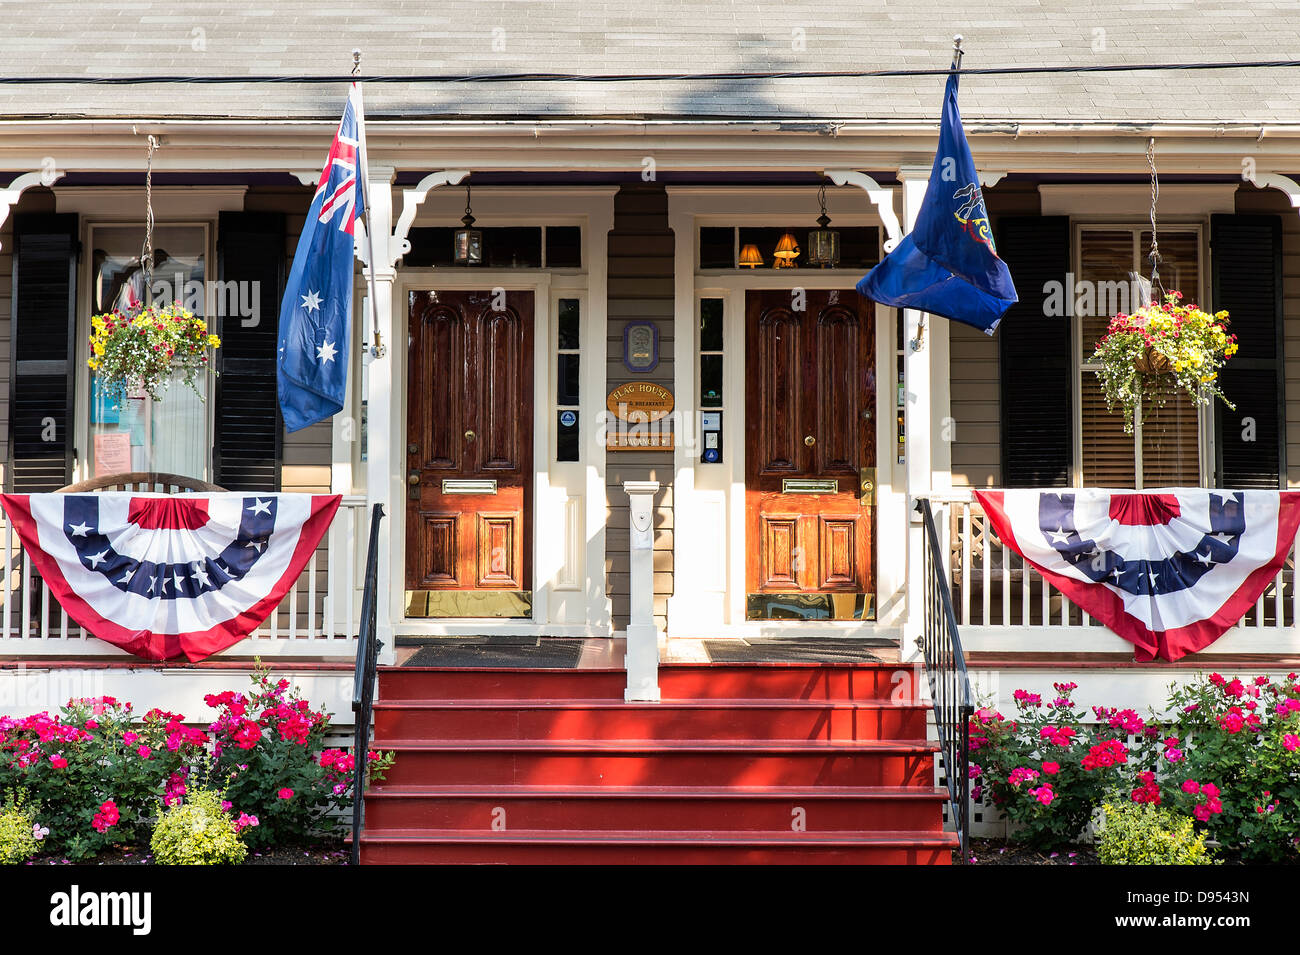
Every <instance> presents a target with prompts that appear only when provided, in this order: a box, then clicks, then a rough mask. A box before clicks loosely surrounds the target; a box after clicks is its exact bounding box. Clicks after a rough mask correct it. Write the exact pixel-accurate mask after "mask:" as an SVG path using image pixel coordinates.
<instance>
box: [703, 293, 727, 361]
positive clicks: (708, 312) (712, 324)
mask: <svg viewBox="0 0 1300 955" xmlns="http://www.w3.org/2000/svg"><path fill="white" fill-rule="evenodd" d="M700 351H722V299H720V298H705V299H701V300H700Z"/></svg>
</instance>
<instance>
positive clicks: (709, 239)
mask: <svg viewBox="0 0 1300 955" xmlns="http://www.w3.org/2000/svg"><path fill="white" fill-rule="evenodd" d="M735 242H736V230H734V229H731V228H703V229H700V268H702V269H734V268H735V267H736V246H735Z"/></svg>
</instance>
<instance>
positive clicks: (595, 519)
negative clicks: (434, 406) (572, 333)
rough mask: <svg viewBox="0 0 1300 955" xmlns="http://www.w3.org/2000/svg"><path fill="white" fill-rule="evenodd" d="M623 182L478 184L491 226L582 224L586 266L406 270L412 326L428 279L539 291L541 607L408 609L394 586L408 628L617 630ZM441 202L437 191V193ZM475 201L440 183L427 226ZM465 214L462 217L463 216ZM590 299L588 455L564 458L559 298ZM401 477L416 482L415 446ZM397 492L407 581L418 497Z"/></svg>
mask: <svg viewBox="0 0 1300 955" xmlns="http://www.w3.org/2000/svg"><path fill="white" fill-rule="evenodd" d="M615 191H616V190H615V189H613V188H610V187H602V188H582V189H555V190H546V189H536V188H528V189H518V188H491V187H482V188H477V189H475V190H474V193H473V203H474V206H473V207H474V214H475V217H476V218H477V220H478V222H477V223H476V224H477V225H478V226H479V227H480V228H491V227H495V226H505V225H511V226H517V225H581V226H582V228H583V230H584V231H583V267H582V268H581V269H496V270H487V269H469V268H399V269H398V273H397V278H396V280H395V282H394V294H393V316H392V318H393V323H394V326H393V327H394V328H395V329H398V330H401V329H405V328H406V327H407V321H408V316H407V312H408V301H409V297H410V293H411V292H413V291H419V290H422V289H430V288H442V289H449V290H450V289H458V290H471V289H480V288H486V289H493V288H504V289H506V290H507V291H531V292H532V293H533V316H534V318H533V321H534V326H533V394H532V396H531V406H532V413H533V504H532V521H533V529H532V557H533V579H532V592H533V611H532V617H531V619H529V620H522V619H498V618H490V617H488V618H485V617H467V618H407V617H406V616H405V606H404V603H405V589H404V585H403V586H394V587H392V588H390V594H389V602H388V611H389V615H390V619H391V621H392V624H393V633H394V634H395V635H397V636H454V635H482V634H500V635H530V636H543V635H545V636H571V637H582V636H606V637H607V636H610V634H611V629H610V628H611V612H610V603H609V599H608V598H607V596H606V593H605V590H606V588H605V507H606V504H605V455H604V448H603V447H601V445H600V443H599V441H598V439H597V438H598V435H597V432H598V420H599V418H598V416H599V414H600V412H601V411H603V409H604V402H605V387H604V386H605V352H606V344H605V340H606V298H607V278H606V276H607V263H606V259H607V256H608V235H609V231H610V229H612V228H613V222H614V207H613V197H614V193H615ZM435 200H436V201H435ZM463 210H464V193H463V192H462V191H461V190H460V189H458V188H456V187H448V188H445V189H439V190H437V191H436V192H435V193H432V194H431V195H430V196H429V198H428V200H427V201H426V202H425V204H424V205H423V206H421V208H420V213H419V215H418V216H417V218H416V222H415V225H416V226H417V227H418V226H427V225H454V224H456V220H458V219H459V217H460V215H461V214H463ZM452 213H454V216H453V215H452ZM560 298H578V299H580V300H581V301H582V337H581V341H580V343H579V344H580V364H581V376H582V379H581V385H580V394H579V415H580V420H581V427H582V431H581V435H582V444H581V451H580V454H579V456H580V460H579V461H577V462H565V463H557V462H555V461H553V460H552V458H553V448H554V435H553V431H554V428H555V420H556V414H555V405H556V402H555V387H554V378H555V376H554V372H555V365H556V363H555V357H554V356H555V315H556V309H555V303H556V301H558V299H560ZM409 345H410V340H409V336H407V335H403V334H400V333H399V334H395V335H394V336H393V340H392V342H391V352H392V369H393V378H392V394H391V407H392V410H393V413H392V414H391V416H390V421H391V430H390V433H389V435H388V441H389V446H390V447H393V448H399V449H400V448H404V447H405V445H406V434H407V431H406V387H407V361H408V357H409ZM398 461H401V462H402V467H401V476H402V478H403V480H402V481H401V486H402V487H403V488H404V487H405V480H404V475H405V455H404V454H402V455H394V456H393V463H394V466H396V465H397V462H398ZM400 500H401V506H400V507H398V506H397V501H394V506H393V520H392V523H391V524H390V526H389V534H388V541H389V546H388V559H389V561H390V567H391V568H392V570H393V574H392V576H391V577H390V578H389V579H390V580H392V581H393V582H394V583H395V584H396V582H397V581H399V580H403V579H404V577H405V566H406V498H405V495H403V496H402V497H401V499H400Z"/></svg>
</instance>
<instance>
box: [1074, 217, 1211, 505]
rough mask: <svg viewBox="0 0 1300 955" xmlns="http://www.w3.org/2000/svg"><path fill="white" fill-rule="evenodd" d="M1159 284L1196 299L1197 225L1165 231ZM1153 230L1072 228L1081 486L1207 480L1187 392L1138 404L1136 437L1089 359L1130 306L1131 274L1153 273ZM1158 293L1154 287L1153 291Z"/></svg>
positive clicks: (1197, 419) (1199, 295) (1199, 430)
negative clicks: (1111, 406) (1108, 400)
mask: <svg viewBox="0 0 1300 955" xmlns="http://www.w3.org/2000/svg"><path fill="white" fill-rule="evenodd" d="M1159 240H1160V255H1161V261H1160V273H1159V274H1160V283H1161V285H1163V287H1164V288H1165V289H1166V290H1174V289H1176V290H1178V291H1179V292H1181V293H1182V294H1183V297H1184V301H1186V302H1201V301H1202V300H1203V288H1202V274H1203V268H1202V261H1201V243H1202V235H1201V228H1200V226H1197V225H1179V226H1175V227H1171V228H1169V229H1167V230H1162V231H1161V232H1160V234H1159ZM1150 248H1151V230H1150V229H1149V228H1147V229H1142V228H1141V227H1128V226H1115V225H1081V226H1078V227H1077V230H1076V244H1075V263H1076V265H1075V276H1076V278H1077V280H1078V285H1077V286H1076V298H1075V302H1076V309H1075V312H1076V327H1077V328H1078V331H1079V337H1078V341H1079V354H1078V357H1079V363H1078V382H1079V392H1078V394H1079V404H1078V412H1077V418H1076V420H1077V422H1078V431H1077V433H1078V434H1079V438H1080V446H1079V447H1080V455H1079V459H1078V462H1079V472H1078V483H1079V484H1080V486H1083V487H1148V488H1150V487H1194V486H1197V485H1200V484H1203V483H1204V480H1205V477H1206V476H1205V475H1203V474H1202V473H1201V472H1202V467H1201V462H1202V459H1203V455H1202V448H1201V440H1202V434H1203V432H1204V428H1203V427H1202V423H1201V414H1200V409H1199V408H1198V406H1197V405H1196V403H1195V402H1194V401H1192V400H1191V399H1190V398H1189V397H1188V396H1186V395H1183V394H1181V393H1180V394H1178V395H1176V396H1171V397H1169V398H1168V400H1167V401H1166V402H1165V404H1164V405H1163V406H1161V407H1152V408H1144V409H1142V414H1141V415H1140V418H1141V420H1140V421H1139V422H1138V423H1137V425H1136V426H1135V428H1134V433H1133V434H1126V433H1125V432H1124V418H1123V416H1122V415H1121V414H1119V413H1117V412H1112V411H1110V410H1108V409H1107V407H1106V400H1105V398H1104V397H1103V395H1102V391H1101V386H1100V382H1099V380H1098V377H1097V371H1098V369H1099V367H1100V366H1099V365H1098V364H1096V363H1093V362H1092V361H1091V358H1092V354H1093V351H1094V349H1095V348H1096V344H1097V342H1098V341H1100V340H1101V338H1102V337H1103V336H1104V335H1105V334H1106V327H1107V325H1108V323H1109V321H1110V319H1111V317H1112V316H1113V315H1115V314H1116V313H1117V312H1120V311H1130V310H1132V309H1133V308H1135V307H1136V306H1137V303H1135V302H1132V301H1130V299H1131V297H1132V296H1131V291H1132V288H1133V286H1132V283H1131V281H1130V276H1131V274H1137V275H1141V276H1144V277H1149V275H1150V261H1149V259H1148V258H1147V256H1148V253H1149V251H1150ZM1155 294H1156V295H1157V296H1158V295H1159V294H1160V291H1159V289H1157V290H1156V291H1155Z"/></svg>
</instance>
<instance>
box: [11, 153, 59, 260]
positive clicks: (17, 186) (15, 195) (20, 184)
mask: <svg viewBox="0 0 1300 955" xmlns="http://www.w3.org/2000/svg"><path fill="white" fill-rule="evenodd" d="M62 178H63V173H61V172H59V171H58V170H57V169H41V170H39V171H37V172H25V173H23V174H22V175H21V176H19V177H18V178H17V179H15V180H14V181H13V182H11V183H9V185H8V186H6V187H5V188H4V189H0V226H3V225H4V224H5V222H7V221H8V219H9V213H10V212H12V211H13V208H14V206H16V205H18V200H19V198H20V197H21V196H22V194H23V193H24V192H26V191H27V190H28V189H30V188H31V187H32V186H52V185H54V184H55V183H56V182H58V181H59V180H60V179H62ZM3 248H4V246H3V245H0V249H3Z"/></svg>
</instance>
